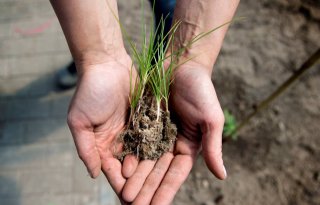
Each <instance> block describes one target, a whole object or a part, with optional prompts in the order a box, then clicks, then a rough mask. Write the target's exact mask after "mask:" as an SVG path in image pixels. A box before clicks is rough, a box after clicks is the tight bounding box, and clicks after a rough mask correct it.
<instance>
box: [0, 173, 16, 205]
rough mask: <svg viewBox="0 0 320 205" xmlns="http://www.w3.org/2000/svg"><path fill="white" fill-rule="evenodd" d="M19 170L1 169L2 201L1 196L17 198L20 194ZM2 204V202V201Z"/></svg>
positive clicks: (0, 191)
mask: <svg viewBox="0 0 320 205" xmlns="http://www.w3.org/2000/svg"><path fill="white" fill-rule="evenodd" d="M20 179H21V178H20V172H19V171H12V170H10V171H3V170H1V169H0V202H1V198H17V197H19V196H20V191H21V190H20V187H19V185H18V182H19V181H20ZM1 204H2V203H1Z"/></svg>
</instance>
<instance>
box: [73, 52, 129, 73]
mask: <svg viewBox="0 0 320 205" xmlns="http://www.w3.org/2000/svg"><path fill="white" fill-rule="evenodd" d="M74 61H75V64H76V67H77V72H78V73H79V74H82V73H83V72H85V71H87V70H89V69H93V68H94V67H96V66H97V65H102V64H109V63H111V62H112V63H115V62H116V63H118V64H121V65H123V66H124V67H127V68H128V69H130V68H131V65H132V61H131V58H130V56H129V55H128V54H127V52H126V50H125V49H124V48H123V49H115V50H110V51H108V52H105V51H96V50H92V51H88V52H85V53H83V54H82V55H81V56H80V58H78V59H75V60H74Z"/></svg>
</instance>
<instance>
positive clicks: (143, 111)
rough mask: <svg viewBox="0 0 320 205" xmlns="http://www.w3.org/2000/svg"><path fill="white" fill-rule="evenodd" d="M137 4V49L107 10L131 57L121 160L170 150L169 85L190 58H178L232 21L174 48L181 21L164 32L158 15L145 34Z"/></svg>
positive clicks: (173, 128) (172, 132) (173, 129)
mask: <svg viewBox="0 0 320 205" xmlns="http://www.w3.org/2000/svg"><path fill="white" fill-rule="evenodd" d="M141 4H142V28H141V34H140V35H141V47H140V49H138V47H137V46H136V44H135V43H134V42H133V41H132V40H131V38H130V37H129V35H128V33H127V31H126V30H125V28H124V27H123V25H122V24H121V22H120V21H119V19H118V18H117V16H116V15H115V13H114V12H113V11H111V12H112V13H113V15H114V17H115V18H116V20H117V21H118V23H119V25H120V28H121V30H122V33H123V35H124V37H125V39H126V41H127V42H128V44H129V47H130V50H131V54H132V56H131V57H132V59H133V63H132V67H131V71H130V94H129V102H130V115H129V120H128V122H127V124H126V130H124V131H123V132H122V133H121V134H120V139H121V140H122V142H123V145H124V148H123V153H121V155H120V156H118V157H119V159H120V160H123V157H124V156H126V155H127V154H136V155H137V157H138V158H141V159H157V158H159V157H160V156H161V155H162V154H163V153H165V152H167V151H169V150H170V149H171V147H172V146H173V145H174V142H175V138H176V135H177V128H176V126H175V125H174V124H173V123H172V122H171V120H170V112H169V97H170V85H171V84H172V82H173V81H174V78H173V73H174V71H175V69H178V67H179V66H181V65H182V64H183V63H186V62H187V61H189V60H191V59H192V58H189V59H187V60H185V61H183V62H179V63H178V60H179V58H180V57H181V55H183V53H184V52H185V51H186V49H188V48H189V47H190V46H191V45H192V44H194V43H195V42H197V41H199V40H201V39H202V38H204V37H205V36H207V35H209V34H211V33H212V32H214V31H215V30H217V29H219V28H221V27H223V26H225V25H228V24H230V23H231V22H232V21H233V20H232V21H230V22H227V23H224V24H222V25H221V26H218V27H217V28H214V29H212V30H210V31H208V32H204V33H200V34H198V35H196V36H195V37H194V38H192V39H191V40H190V41H189V42H187V43H186V45H184V46H183V47H181V48H174V40H175V39H174V38H175V34H176V32H177V30H178V29H179V26H180V24H181V21H175V22H173V24H172V25H171V29H170V30H169V31H168V32H167V31H165V21H166V18H167V17H161V19H160V21H159V24H158V25H157V27H156V28H155V27H154V25H153V24H154V19H153V18H152V22H151V27H150V33H149V34H147V26H146V22H145V19H144V4H143V2H141ZM153 9H154V8H153ZM166 32H167V33H166ZM194 57H195V56H194ZM134 67H136V68H137V73H138V75H137V76H136V77H134V75H133V73H134V69H135V68H134ZM134 78H135V79H134Z"/></svg>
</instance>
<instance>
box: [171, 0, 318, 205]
mask: <svg viewBox="0 0 320 205" xmlns="http://www.w3.org/2000/svg"><path fill="white" fill-rule="evenodd" d="M306 2H307V1H306ZM309 2H311V1H309ZM291 3H292V2H291ZM311 3H312V2H311ZM308 5H309V4H300V2H299V1H295V4H290V6H288V4H286V1H275V0H273V1H270V0H264V1H254V0H248V1H241V4H240V8H239V10H238V13H237V15H238V16H244V17H246V21H243V22H241V23H237V24H236V25H233V26H232V27H231V28H230V31H229V33H228V36H227V37H226V39H225V43H224V46H223V49H222V52H221V55H220V57H219V59H218V62H217V64H216V66H215V71H214V75H213V81H214V84H215V87H216V88H217V92H218V96H219V98H220V100H221V103H222V106H223V108H228V109H230V110H232V112H233V113H234V114H235V115H236V116H237V118H238V119H242V118H243V116H245V115H246V114H248V113H249V112H250V111H251V107H252V105H253V104H254V103H256V102H259V101H260V100H262V99H263V98H264V97H265V96H267V95H268V94H269V93H270V92H272V91H273V90H274V89H275V88H276V87H277V85H279V84H280V83H281V82H283V81H284V80H285V79H287V78H288V76H290V75H291V74H292V73H293V72H294V70H295V69H296V68H297V67H298V66H299V65H300V64H301V63H302V62H303V61H304V60H305V59H306V58H307V56H308V55H311V54H312V53H313V52H314V51H315V50H316V49H317V48H319V47H320V22H319V21H316V18H315V17H316V16H312V15H311V14H310V13H309V10H308V8H309V7H308ZM314 5H315V4H314ZM318 6H319V4H318ZM317 8H319V7H313V10H316V9H317ZM317 11H318V13H320V12H319V11H320V10H319V9H318V10H317ZM319 89H320V66H317V67H314V68H313V69H312V70H311V71H310V72H308V73H306V74H305V75H304V76H303V78H302V79H301V80H299V82H297V83H296V84H294V85H293V86H292V87H291V88H290V89H289V90H288V92H286V93H285V94H284V95H282V96H281V97H280V98H279V99H277V100H276V101H275V102H274V103H273V104H272V106H271V107H270V108H269V109H267V110H265V111H264V112H263V113H261V114H260V115H259V116H258V117H256V118H254V119H253V121H251V123H250V125H249V126H247V127H246V128H245V129H244V130H243V131H242V132H241V135H240V138H239V140H238V141H236V142H230V143H227V144H225V145H224V146H223V154H224V160H225V163H226V167H227V171H228V174H229V177H228V179H227V180H226V181H223V182H222V181H218V180H217V179H215V178H214V177H213V176H212V175H211V174H210V173H209V171H208V170H207V169H206V166H205V164H204V162H203V160H202V159H201V158H199V160H198V161H197V164H196V166H195V167H194V169H193V171H192V174H191V175H190V177H189V178H188V180H187V183H185V184H184V185H183V187H182V188H181V190H180V192H179V194H178V196H177V197H176V200H175V203H174V204H175V205H180V204H181V205H182V204H199V205H200V204H201V205H213V204H219V205H220V204H221V205H230V204H235V205H255V204H260V205H269V204H277V205H278V204H279V205H285V204H290V205H291V204H292V205H294V204H297V205H316V204H320V176H319V175H320V163H319V160H320V158H319V156H320V126H319V122H320V91H319Z"/></svg>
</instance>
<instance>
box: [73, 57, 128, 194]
mask: <svg viewBox="0 0 320 205" xmlns="http://www.w3.org/2000/svg"><path fill="white" fill-rule="evenodd" d="M129 66H130V65H129ZM129 68H130V67H128V65H123V64H121V63H119V62H115V61H111V62H107V63H103V64H99V65H94V66H90V68H89V69H86V71H85V72H84V73H83V74H82V75H81V76H80V79H79V84H78V87H77V90H76V92H75V95H74V97H73V99H72V102H71V105H70V110H69V115H68V122H69V126H70V129H71V132H72V134H73V136H74V141H75V143H76V146H77V150H78V153H79V156H80V158H81V159H82V160H83V161H84V163H85V165H86V166H87V168H88V170H89V172H90V174H91V176H92V177H96V176H98V174H99V172H100V170H101V168H102V170H103V171H104V173H105V174H106V176H107V178H108V180H109V181H110V183H111V185H112V186H113V188H114V189H115V191H116V192H117V193H119V192H120V191H121V189H122V187H123V184H124V183H125V179H124V178H123V177H122V175H121V163H120V161H118V160H117V159H116V158H114V153H115V151H116V148H117V146H116V143H115V142H116V140H115V139H116V136H117V134H119V132H120V131H121V130H122V129H123V126H124V124H125V121H126V115H127V109H128V102H129V101H128V97H129V93H130V85H129V83H130V71H129Z"/></svg>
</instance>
